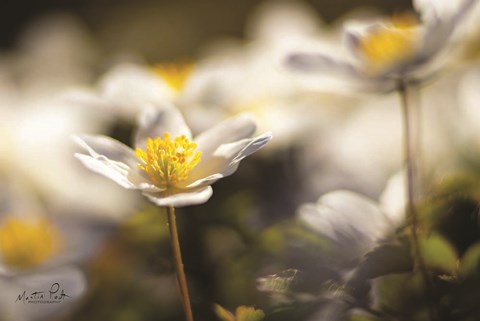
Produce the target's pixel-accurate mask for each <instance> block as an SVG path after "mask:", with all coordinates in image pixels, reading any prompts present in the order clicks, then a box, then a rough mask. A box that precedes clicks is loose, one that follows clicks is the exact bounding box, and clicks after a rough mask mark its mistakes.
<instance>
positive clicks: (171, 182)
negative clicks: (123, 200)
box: [74, 105, 272, 207]
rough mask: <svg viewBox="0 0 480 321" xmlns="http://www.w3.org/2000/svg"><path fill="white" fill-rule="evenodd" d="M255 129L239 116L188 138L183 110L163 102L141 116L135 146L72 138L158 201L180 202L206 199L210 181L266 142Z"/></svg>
mask: <svg viewBox="0 0 480 321" xmlns="http://www.w3.org/2000/svg"><path fill="white" fill-rule="evenodd" d="M255 131H256V125H255V122H254V120H253V119H252V117H250V116H248V115H239V116H237V117H234V118H231V119H228V120H226V121H224V122H222V123H220V124H218V125H217V126H214V127H212V128H211V129H209V130H207V131H205V132H203V133H201V134H199V135H198V136H197V137H195V140H192V134H191V131H190V129H189V127H188V126H187V125H186V124H185V121H184V119H183V117H182V115H181V114H180V113H179V111H178V110H177V109H176V108H174V107H173V106H171V105H167V106H165V107H164V108H148V109H146V110H145V111H144V112H143V113H142V114H141V115H140V117H139V127H138V130H137V133H136V137H135V148H136V150H135V151H134V150H133V149H131V148H130V147H128V146H126V145H124V144H122V143H120V142H118V141H116V140H114V139H112V138H109V137H105V136H91V135H82V136H75V137H74V139H75V141H76V142H77V143H78V144H79V145H80V146H81V147H83V148H84V150H85V151H86V152H87V153H88V155H86V154H75V156H76V157H77V158H78V159H79V160H80V161H81V162H82V163H83V164H84V165H85V166H86V167H87V168H89V169H91V170H92V171H94V172H96V173H99V174H101V175H104V176H106V177H108V178H110V179H111V180H113V181H114V182H116V183H117V184H119V185H121V186H122V187H124V188H127V189H132V190H140V191H141V192H142V194H143V195H144V196H146V197H147V198H148V199H149V200H150V201H152V202H153V203H155V204H156V205H158V206H173V207H182V206H187V205H194V204H202V203H205V202H206V201H207V200H208V199H209V198H210V197H211V196H212V188H211V186H210V185H211V184H213V183H214V182H216V181H217V180H219V179H220V178H223V177H225V176H229V175H231V174H233V173H234V172H235V171H236V170H237V168H238V165H239V163H240V161H241V160H242V159H244V158H245V157H247V156H249V155H250V154H252V153H254V152H256V151H257V150H259V149H260V148H262V147H263V146H264V145H265V144H266V143H268V142H269V141H270V139H271V137H272V136H271V133H265V134H263V135H260V136H257V137H253V138H252V135H253V134H254V132H255Z"/></svg>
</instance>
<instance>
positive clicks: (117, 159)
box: [73, 135, 159, 191]
mask: <svg viewBox="0 0 480 321" xmlns="http://www.w3.org/2000/svg"><path fill="white" fill-rule="evenodd" d="M73 139H74V141H75V142H76V143H77V144H78V145H80V146H81V147H82V148H83V149H85V150H86V151H87V152H88V153H89V154H90V155H84V154H79V153H77V154H75V157H76V158H78V159H79V160H80V161H81V162H82V163H83V165H85V167H87V168H88V169H90V170H92V171H93V172H95V173H98V174H101V175H103V176H105V177H107V178H109V179H111V180H113V181H114V182H116V183H117V184H119V185H120V186H122V187H124V188H127V189H140V190H148V191H159V189H158V188H157V187H155V186H154V185H152V184H151V183H150V182H149V179H148V178H147V177H145V175H144V174H143V173H142V172H141V171H140V170H139V169H138V168H137V164H138V159H137V157H136V156H135V154H134V153H133V150H132V149H131V148H129V147H128V146H126V145H124V144H122V143H120V142H119V141H116V140H114V139H112V138H110V137H106V136H90V135H82V136H74V137H73Z"/></svg>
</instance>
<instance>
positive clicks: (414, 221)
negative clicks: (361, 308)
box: [398, 79, 436, 320]
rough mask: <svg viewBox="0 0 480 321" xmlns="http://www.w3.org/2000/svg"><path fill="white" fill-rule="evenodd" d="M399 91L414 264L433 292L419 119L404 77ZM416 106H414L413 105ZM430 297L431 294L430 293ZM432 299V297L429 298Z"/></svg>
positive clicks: (431, 309)
mask: <svg viewBox="0 0 480 321" xmlns="http://www.w3.org/2000/svg"><path fill="white" fill-rule="evenodd" d="M398 92H399V94H400V100H401V107H402V113H403V125H404V154H405V163H406V170H407V173H406V181H407V184H406V185H407V206H406V215H407V220H408V221H409V222H410V226H411V230H412V232H411V241H412V254H413V260H414V265H415V266H416V267H417V268H418V269H419V270H420V273H421V274H422V277H423V279H424V282H425V286H426V289H427V292H428V293H429V294H431V293H432V292H433V290H432V283H431V280H430V276H429V274H428V271H427V268H426V266H425V262H424V260H423V256H422V253H421V251H420V242H419V237H418V227H419V222H418V212H417V200H418V190H417V188H418V180H419V178H418V172H417V170H418V168H417V164H416V162H415V151H416V148H415V147H417V148H418V146H415V145H416V144H415V143H416V142H417V143H418V140H417V141H416V140H415V139H419V138H418V137H415V134H416V135H419V134H420V133H419V132H418V130H419V122H420V120H419V119H412V116H414V115H415V113H414V112H413V110H412V106H410V94H411V93H410V88H409V85H408V83H407V82H406V81H405V80H404V79H400V80H399V81H398ZM413 107H414V106H413ZM416 116H419V112H418V111H417V113H416ZM416 118H418V117H416ZM412 126H414V127H415V131H414V130H413V128H412ZM429 297H430V295H429ZM429 301H430V299H429ZM429 311H430V320H435V319H436V317H435V315H436V313H435V311H434V309H433V307H432V305H430V304H429Z"/></svg>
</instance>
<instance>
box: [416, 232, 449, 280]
mask: <svg viewBox="0 0 480 321" xmlns="http://www.w3.org/2000/svg"><path fill="white" fill-rule="evenodd" d="M419 246H420V253H421V255H422V258H423V262H424V263H425V266H426V267H427V268H430V269H434V270H439V271H440V272H443V273H447V274H455V271H456V268H457V262H458V255H457V252H456V251H455V248H454V247H453V246H452V245H451V244H450V243H449V242H448V241H447V240H446V239H445V238H443V237H442V236H440V235H439V234H435V233H434V234H430V235H428V236H420V237H419Z"/></svg>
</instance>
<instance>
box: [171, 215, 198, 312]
mask: <svg viewBox="0 0 480 321" xmlns="http://www.w3.org/2000/svg"><path fill="white" fill-rule="evenodd" d="M167 216H168V227H169V230H170V242H171V245H172V252H173V258H174V265H175V274H176V275H177V281H178V287H179V288H180V294H181V296H182V306H183V311H184V313H185V318H186V320H187V321H193V313H192V307H191V304H190V295H189V294H188V285H187V278H186V276H185V271H184V270H183V261H182V252H181V251H180V242H179V241H178V231H177V220H176V217H175V208H174V207H173V206H168V207H167Z"/></svg>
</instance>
